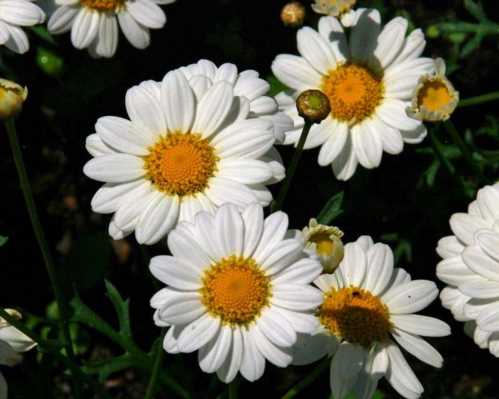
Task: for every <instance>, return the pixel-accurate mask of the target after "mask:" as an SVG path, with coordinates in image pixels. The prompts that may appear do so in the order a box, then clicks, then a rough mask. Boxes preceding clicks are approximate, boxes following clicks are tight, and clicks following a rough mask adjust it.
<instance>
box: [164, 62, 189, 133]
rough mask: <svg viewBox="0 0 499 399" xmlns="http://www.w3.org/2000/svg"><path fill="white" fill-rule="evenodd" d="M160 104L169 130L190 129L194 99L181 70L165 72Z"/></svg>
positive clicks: (174, 131)
mask: <svg viewBox="0 0 499 399" xmlns="http://www.w3.org/2000/svg"><path fill="white" fill-rule="evenodd" d="M161 104H162V106H163V108H164V110H165V118H166V123H167V126H168V130H169V131H170V132H172V133H176V132H182V133H186V132H189V131H190V129H191V126H192V123H193V121H194V114H195V99H194V93H193V91H192V89H191V87H190V85H189V82H187V79H186V78H185V77H184V75H183V73H182V72H180V71H178V70H175V71H171V72H168V73H167V74H166V76H165V78H164V79H163V82H162V83H161ZM196 133H198V132H197V131H196Z"/></svg>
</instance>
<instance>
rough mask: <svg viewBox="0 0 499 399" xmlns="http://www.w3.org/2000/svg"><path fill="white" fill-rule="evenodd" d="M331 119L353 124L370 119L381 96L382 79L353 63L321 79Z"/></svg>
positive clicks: (342, 66)
mask: <svg viewBox="0 0 499 399" xmlns="http://www.w3.org/2000/svg"><path fill="white" fill-rule="evenodd" d="M321 90H322V91H323V92H324V93H325V94H326V95H327V96H328V98H329V103H330V105H331V115H332V117H333V118H334V119H337V120H340V121H342V122H348V123H349V124H351V125H353V124H356V123H359V122H361V121H362V120H364V119H366V118H368V117H369V116H371V115H372V114H373V113H374V111H375V109H376V107H377V106H378V105H379V103H380V102H381V99H382V97H383V93H384V87H383V83H382V76H378V75H377V74H375V73H374V72H373V71H371V70H370V69H369V68H367V67H364V66H362V65H357V64H344V65H341V66H339V67H337V68H336V69H334V70H332V71H330V72H329V74H328V75H326V76H325V77H324V78H323V82H322V87H321Z"/></svg>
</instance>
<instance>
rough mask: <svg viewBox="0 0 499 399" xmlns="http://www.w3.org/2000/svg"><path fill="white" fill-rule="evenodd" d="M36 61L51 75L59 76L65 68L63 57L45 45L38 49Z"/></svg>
mask: <svg viewBox="0 0 499 399" xmlns="http://www.w3.org/2000/svg"><path fill="white" fill-rule="evenodd" d="M36 63H37V65H38V66H39V67H40V69H41V70H42V71H43V72H45V73H46V74H47V75H49V76H58V75H60V74H61V72H62V70H63V68H64V60H63V59H62V57H60V56H59V55H57V54H56V53H54V52H53V51H50V50H48V49H46V48H44V47H38V49H37V50H36Z"/></svg>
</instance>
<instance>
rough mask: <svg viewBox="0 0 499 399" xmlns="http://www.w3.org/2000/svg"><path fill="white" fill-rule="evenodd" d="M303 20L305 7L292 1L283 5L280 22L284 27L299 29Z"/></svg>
mask: <svg viewBox="0 0 499 399" xmlns="http://www.w3.org/2000/svg"><path fill="white" fill-rule="evenodd" d="M304 19H305V7H303V4H301V3H300V2H299V1H292V2H290V3H287V4H285V5H284V7H283V8H282V10H281V21H282V22H283V24H284V25H287V26H292V27H300V26H302V25H303V20H304Z"/></svg>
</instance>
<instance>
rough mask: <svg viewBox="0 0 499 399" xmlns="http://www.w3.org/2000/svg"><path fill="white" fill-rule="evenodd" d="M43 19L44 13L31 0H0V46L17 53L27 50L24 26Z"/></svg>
mask: <svg viewBox="0 0 499 399" xmlns="http://www.w3.org/2000/svg"><path fill="white" fill-rule="evenodd" d="M43 21H45V13H44V12H43V11H42V9H41V8H40V7H38V6H37V5H36V4H35V3H33V2H32V1H31V0H0V46H6V47H7V48H8V49H10V50H12V51H14V52H15V53H18V54H23V53H25V52H27V51H28V50H29V41H28V36H26V33H24V31H23V30H22V29H21V27H24V26H34V25H38V24H41V23H42V22H43Z"/></svg>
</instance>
